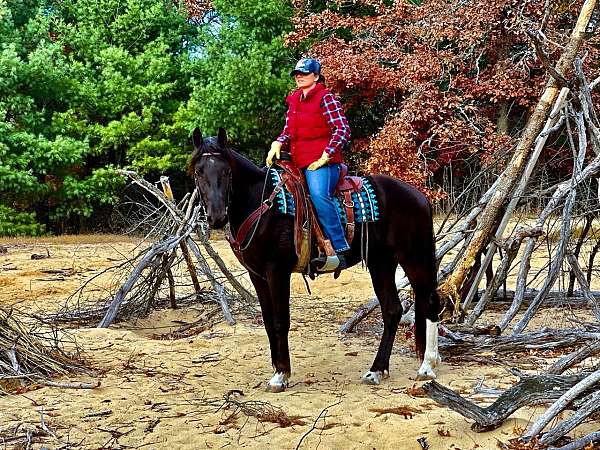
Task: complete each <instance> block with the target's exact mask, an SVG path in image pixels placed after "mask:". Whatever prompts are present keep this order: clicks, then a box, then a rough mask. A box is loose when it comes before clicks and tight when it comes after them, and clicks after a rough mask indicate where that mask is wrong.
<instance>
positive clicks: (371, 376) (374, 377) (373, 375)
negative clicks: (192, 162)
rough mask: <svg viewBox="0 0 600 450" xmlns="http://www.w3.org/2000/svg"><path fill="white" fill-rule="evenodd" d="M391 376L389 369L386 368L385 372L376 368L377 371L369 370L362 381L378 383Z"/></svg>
mask: <svg viewBox="0 0 600 450" xmlns="http://www.w3.org/2000/svg"><path fill="white" fill-rule="evenodd" d="M389 376H390V373H389V372H388V371H387V370H384V371H383V372H382V371H381V370H376V371H375V372H372V371H370V370H369V371H368V372H367V373H365V374H364V375H363V376H362V382H363V383H364V384H373V385H378V384H381V380H384V379H385V378H388V377H389Z"/></svg>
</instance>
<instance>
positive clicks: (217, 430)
mask: <svg viewBox="0 0 600 450" xmlns="http://www.w3.org/2000/svg"><path fill="white" fill-rule="evenodd" d="M226 431H227V427H226V426H225V425H216V426H215V427H214V428H213V433H215V434H223V433H225V432H226Z"/></svg>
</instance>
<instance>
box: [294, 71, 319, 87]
mask: <svg viewBox="0 0 600 450" xmlns="http://www.w3.org/2000/svg"><path fill="white" fill-rule="evenodd" d="M318 79H319V75H317V74H316V73H307V74H304V73H296V74H295V75H294V80H296V86H298V89H306V88H309V87H311V86H312V85H313V84H315V83H316V82H317V80H318Z"/></svg>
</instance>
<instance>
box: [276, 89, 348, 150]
mask: <svg viewBox="0 0 600 450" xmlns="http://www.w3.org/2000/svg"><path fill="white" fill-rule="evenodd" d="M321 109H322V110H323V115H324V116H325V119H326V120H327V124H328V125H329V127H330V129H331V139H330V140H329V144H327V147H325V151H326V152H327V154H328V155H329V157H331V156H333V154H334V153H335V152H338V151H342V148H343V147H344V145H346V143H347V142H348V140H349V139H350V125H348V119H346V115H345V114H344V111H343V109H342V104H341V103H340V101H339V100H338V99H337V98H335V95H333V94H326V95H324V96H323V99H322V100H321ZM290 138H291V137H290V133H289V128H288V116H287V115H286V117H285V126H284V127H283V131H282V132H281V134H280V135H279V137H278V138H277V140H278V141H279V142H281V143H282V144H286V143H288V142H290Z"/></svg>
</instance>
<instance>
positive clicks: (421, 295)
mask: <svg viewBox="0 0 600 450" xmlns="http://www.w3.org/2000/svg"><path fill="white" fill-rule="evenodd" d="M402 267H403V268H404V272H405V273H406V275H407V276H408V279H409V281H410V284H411V286H412V288H413V292H414V295H415V347H416V350H417V356H418V357H419V359H420V360H422V361H423V362H422V364H421V367H420V368H419V370H418V372H417V380H428V379H434V378H435V377H436V375H435V372H434V371H433V369H434V368H435V367H436V366H437V365H438V364H439V363H440V355H439V352H438V321H439V314H440V306H441V305H440V299H439V296H438V293H437V290H436V286H437V280H436V277H437V274H436V271H435V266H434V265H433V266H432V265H431V264H427V262H424V261H421V258H420V257H419V258H417V260H416V261H411V262H410V263H403V264H402Z"/></svg>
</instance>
